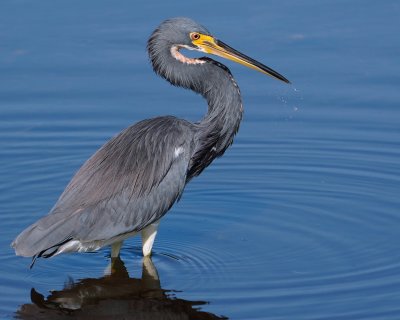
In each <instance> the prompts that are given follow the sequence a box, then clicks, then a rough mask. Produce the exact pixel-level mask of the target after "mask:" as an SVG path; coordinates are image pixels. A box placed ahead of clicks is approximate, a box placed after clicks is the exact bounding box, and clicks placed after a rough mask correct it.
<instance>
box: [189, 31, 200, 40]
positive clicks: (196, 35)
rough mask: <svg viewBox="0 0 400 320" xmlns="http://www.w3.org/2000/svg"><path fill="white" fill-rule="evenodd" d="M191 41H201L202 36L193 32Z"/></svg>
mask: <svg viewBox="0 0 400 320" xmlns="http://www.w3.org/2000/svg"><path fill="white" fill-rule="evenodd" d="M190 39H192V40H199V39H200V35H199V34H198V33H197V32H192V33H191V34H190Z"/></svg>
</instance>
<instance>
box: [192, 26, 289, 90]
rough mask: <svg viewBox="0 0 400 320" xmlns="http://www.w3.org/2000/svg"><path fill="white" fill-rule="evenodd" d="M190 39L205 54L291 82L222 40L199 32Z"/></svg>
mask: <svg viewBox="0 0 400 320" xmlns="http://www.w3.org/2000/svg"><path fill="white" fill-rule="evenodd" d="M190 38H191V39H192V43H193V44H194V45H195V46H197V47H198V48H199V50H201V51H203V52H206V53H209V54H215V55H217V56H220V57H223V58H226V59H229V60H232V61H235V62H237V63H240V64H242V65H244V66H246V67H249V68H251V69H254V70H257V71H260V72H262V73H265V74H267V75H269V76H271V77H274V78H276V79H279V80H282V81H284V82H286V83H290V81H289V80H288V79H286V78H285V77H284V76H283V75H281V74H280V73H278V72H276V71H275V70H273V69H271V68H270V67H267V66H266V65H264V64H262V63H261V62H258V61H256V60H254V59H253V58H250V57H248V56H246V55H245V54H243V53H241V52H239V51H237V50H235V49H233V48H231V47H230V46H228V45H227V44H226V43H224V42H222V41H220V40H217V39H215V38H214V37H212V36H208V35H204V34H200V33H197V32H192V33H191V34H190Z"/></svg>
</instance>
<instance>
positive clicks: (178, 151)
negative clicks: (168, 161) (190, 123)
mask: <svg viewBox="0 0 400 320" xmlns="http://www.w3.org/2000/svg"><path fill="white" fill-rule="evenodd" d="M182 153H183V148H182V147H178V148H175V151H174V156H175V158H178V157H179V155H180V154H182Z"/></svg>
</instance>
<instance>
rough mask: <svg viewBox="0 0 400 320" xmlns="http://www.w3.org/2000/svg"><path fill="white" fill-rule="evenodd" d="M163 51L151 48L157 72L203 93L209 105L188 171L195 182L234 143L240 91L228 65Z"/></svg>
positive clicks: (239, 115) (197, 127)
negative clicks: (179, 57) (194, 178)
mask: <svg viewBox="0 0 400 320" xmlns="http://www.w3.org/2000/svg"><path fill="white" fill-rule="evenodd" d="M171 48H172V50H171ZM160 49H161V48H158V50H154V51H152V50H151V48H150V47H149V54H150V59H151V61H152V64H153V68H154V70H155V71H156V72H157V73H158V74H159V75H160V76H162V77H163V78H165V79H166V80H168V81H169V82H170V83H172V84H173V85H176V86H180V87H184V88H187V89H191V90H193V91H195V92H196V93H199V94H201V95H202V96H203V97H204V98H205V99H206V100H207V103H208V111H207V113H206V115H205V116H204V118H203V119H202V120H201V121H200V122H198V123H196V124H195V136H194V141H195V146H194V151H193V155H192V158H191V163H190V164H189V172H188V179H191V178H192V177H194V176H197V175H199V174H200V173H201V172H202V171H203V170H204V169H205V168H206V167H207V166H208V165H209V164H210V163H211V162H212V161H213V160H214V159H215V158H217V157H220V156H222V155H223V153H224V152H225V150H226V149H227V148H228V147H229V146H230V145H231V144H232V142H233V138H234V136H235V134H236V132H237V131H238V129H239V125H240V121H241V119H242V114H243V108H242V100H241V97H240V90H239V87H238V85H237V84H236V82H235V80H234V79H233V77H232V75H231V73H230V71H229V69H228V68H227V67H225V66H224V65H222V64H220V63H218V62H216V61H214V60H212V59H209V58H200V59H190V60H189V61H186V62H183V61H181V60H179V59H177V58H176V57H174V56H173V55H172V54H171V52H173V50H174V47H171V45H170V46H169V47H168V46H165V47H164V48H162V49H163V50H160ZM161 58H162V59H161Z"/></svg>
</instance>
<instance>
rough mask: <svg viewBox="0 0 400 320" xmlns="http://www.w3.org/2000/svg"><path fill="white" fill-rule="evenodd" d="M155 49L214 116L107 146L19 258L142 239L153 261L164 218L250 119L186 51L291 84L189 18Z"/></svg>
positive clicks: (227, 83) (155, 59)
mask: <svg viewBox="0 0 400 320" xmlns="http://www.w3.org/2000/svg"><path fill="white" fill-rule="evenodd" d="M147 49H148V53H149V57H150V61H151V64H152V66H153V69H154V71H155V73H156V74H158V75H159V76H161V77H162V78H164V79H165V80H167V81H169V82H170V83H171V84H173V85H174V86H178V87H183V88H185V89H190V90H192V91H194V92H196V93H199V94H200V95H202V96H203V97H204V98H205V99H206V100H207V103H208V111H207V113H206V115H205V116H204V117H203V119H202V120H200V121H199V122H196V123H191V122H188V121H186V120H183V119H178V118H176V117H173V116H163V117H156V118H153V119H148V120H143V121H140V122H138V123H136V124H134V125H132V126H130V127H128V128H127V129H125V130H124V131H122V132H121V133H119V134H118V135H117V136H115V137H114V138H112V139H111V140H110V141H108V142H107V143H106V144H104V145H103V146H102V147H101V148H100V149H99V150H98V151H97V152H96V153H95V154H94V155H93V156H92V157H91V158H89V159H88V160H87V161H86V162H85V163H84V164H83V166H82V167H81V168H80V169H79V170H78V172H77V173H76V174H75V176H74V177H73V178H72V180H71V182H70V183H69V184H68V185H67V187H66V189H65V190H64V192H63V193H62V194H61V196H60V198H59V199H58V201H57V202H56V204H55V206H54V207H53V209H52V210H51V211H50V213H49V214H48V215H46V216H44V217H43V218H41V219H40V220H38V221H37V222H35V223H34V224H32V225H31V226H29V227H28V228H26V229H25V230H24V231H23V232H22V233H21V234H20V235H19V236H18V237H17V238H16V239H15V240H14V242H13V243H12V246H13V247H14V248H15V252H16V254H17V255H20V256H24V257H33V258H32V264H31V266H32V265H33V263H34V262H35V260H36V258H38V257H43V258H49V257H51V256H55V255H58V254H60V253H66V252H86V251H94V250H98V249H100V248H102V247H104V246H107V245H111V257H117V256H119V253H120V249H121V245H122V242H123V241H124V240H125V239H127V238H129V237H132V236H134V235H135V234H138V233H141V236H142V245H143V248H142V251H143V255H144V256H149V255H151V250H152V247H153V243H154V239H155V237H156V234H157V228H158V225H159V223H160V219H161V218H162V217H163V216H164V214H165V213H166V212H167V211H168V210H169V209H170V208H171V207H172V205H173V204H174V203H175V202H176V201H177V200H178V199H179V198H180V197H181V195H182V192H183V190H184V188H185V185H186V184H187V183H188V182H189V181H190V180H191V179H192V178H194V177H196V176H198V175H199V174H200V173H201V172H202V171H203V170H204V169H205V168H206V167H207V166H208V165H210V164H211V162H212V161H213V160H214V159H216V158H218V157H220V156H222V155H223V154H224V152H225V150H226V149H227V148H228V147H229V146H230V145H231V144H232V142H233V138H234V136H235V134H236V133H237V131H238V128H239V124H240V121H241V119H242V113H243V107H242V100H241V97H240V90H239V87H238V85H237V84H236V81H235V80H234V78H233V76H232V74H231V72H230V71H229V69H228V68H227V67H226V66H224V65H223V64H221V63H219V62H217V61H215V60H213V59H210V58H207V57H201V58H189V57H186V56H184V55H183V54H182V53H181V51H180V50H181V49H188V50H196V51H200V52H203V53H208V54H214V55H217V56H220V57H223V58H227V59H230V60H233V61H235V62H237V63H240V64H242V65H245V66H247V67H249V68H252V69H255V70H257V71H260V72H262V73H264V74H267V75H270V76H272V77H274V78H277V79H279V80H282V81H284V82H286V83H289V81H288V80H287V79H286V78H285V77H284V76H282V75H281V74H279V73H278V72H276V71H274V70H272V69H271V68H269V67H267V66H265V65H264V64H262V63H260V62H258V61H256V60H254V59H252V58H250V57H248V56H246V55H244V54H242V53H240V52H238V51H236V50H235V49H233V48H231V47H229V46H228V45H227V44H225V43H224V42H222V41H220V40H218V39H216V38H215V37H213V36H212V35H211V34H210V33H209V31H208V30H207V29H206V28H204V27H203V26H201V25H199V24H197V23H196V22H194V21H192V20H191V19H188V18H173V19H169V20H166V21H164V22H162V23H161V24H160V25H159V26H158V28H157V29H156V30H155V31H154V32H153V33H152V34H151V36H150V38H149V40H148V44H147Z"/></svg>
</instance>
